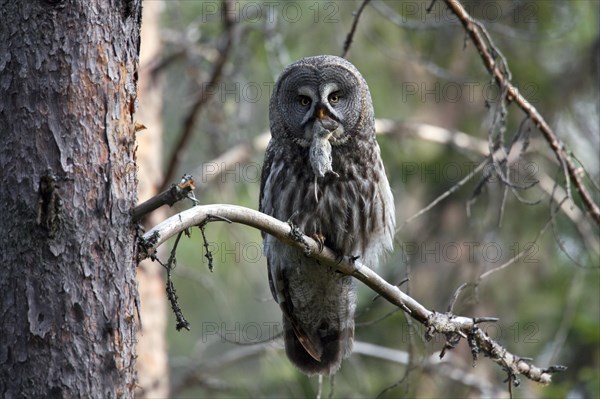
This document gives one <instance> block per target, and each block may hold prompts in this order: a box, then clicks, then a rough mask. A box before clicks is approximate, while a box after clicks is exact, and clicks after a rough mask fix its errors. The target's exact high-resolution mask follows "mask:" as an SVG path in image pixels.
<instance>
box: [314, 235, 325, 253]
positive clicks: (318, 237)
mask: <svg viewBox="0 0 600 399" xmlns="http://www.w3.org/2000/svg"><path fill="white" fill-rule="evenodd" d="M311 237H312V239H313V240H315V241H316V242H317V245H318V246H319V253H321V252H323V248H325V236H324V235H323V234H320V233H316V234H313V235H312V236H311Z"/></svg>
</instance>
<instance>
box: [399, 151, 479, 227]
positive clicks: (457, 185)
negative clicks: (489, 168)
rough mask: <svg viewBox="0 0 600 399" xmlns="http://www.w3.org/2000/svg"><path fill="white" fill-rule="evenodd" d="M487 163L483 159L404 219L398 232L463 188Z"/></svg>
mask: <svg viewBox="0 0 600 399" xmlns="http://www.w3.org/2000/svg"><path fill="white" fill-rule="evenodd" d="M486 165H487V161H485V160H484V161H482V162H481V163H480V164H479V165H477V167H476V168H475V169H473V170H472V171H471V172H470V173H469V174H468V175H466V176H465V177H463V178H462V179H461V180H460V181H459V182H458V183H456V184H455V185H453V186H452V187H450V189H448V190H447V191H445V192H444V193H443V194H442V195H440V196H439V197H437V198H436V199H434V200H433V201H431V202H430V203H429V205H427V206H426V207H425V208H423V209H421V210H420V211H419V212H417V213H415V214H414V215H412V216H411V217H409V218H408V219H406V220H405V221H404V223H402V224H401V225H400V227H398V228H397V229H396V233H397V232H399V231H400V230H402V229H403V228H404V226H406V225H407V224H409V223H410V222H412V221H413V220H415V219H416V218H418V217H419V216H421V215H423V214H425V213H427V212H429V211H430V210H431V209H432V208H433V207H435V206H436V205H437V204H439V203H440V202H441V201H442V200H444V199H445V198H446V197H448V196H449V195H451V194H452V193H454V192H455V191H457V190H458V189H459V188H461V187H462V186H464V185H465V184H466V183H467V182H468V181H469V180H471V179H472V178H473V176H475V175H476V174H477V173H479V172H480V171H481V170H482V169H483V168H484V167H485V166H486Z"/></svg>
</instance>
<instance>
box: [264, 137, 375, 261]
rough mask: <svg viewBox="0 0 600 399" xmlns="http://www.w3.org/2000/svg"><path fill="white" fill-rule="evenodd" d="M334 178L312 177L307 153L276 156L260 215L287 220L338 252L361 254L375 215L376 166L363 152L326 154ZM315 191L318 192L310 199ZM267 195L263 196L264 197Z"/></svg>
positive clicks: (340, 151) (370, 234) (336, 150)
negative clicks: (262, 211) (263, 212)
mask: <svg viewBox="0 0 600 399" xmlns="http://www.w3.org/2000/svg"><path fill="white" fill-rule="evenodd" d="M332 158H333V170H334V171H336V172H337V176H336V175H334V174H327V175H325V176H324V177H317V178H316V179H315V174H314V172H313V170H312V168H311V165H310V162H309V157H308V152H306V153H304V152H302V151H296V152H294V153H291V152H288V151H285V152H282V153H280V154H278V155H276V156H275V157H274V159H273V165H272V167H271V171H270V174H269V176H268V177H267V184H266V189H267V190H269V191H270V193H269V195H264V198H265V199H267V202H268V203H264V211H265V212H266V213H269V214H271V215H272V216H274V217H276V218H278V219H279V220H284V221H287V220H290V221H291V222H293V223H294V224H295V225H296V226H298V227H299V228H300V229H301V230H302V231H303V232H304V233H305V234H308V235H315V234H319V235H322V236H324V237H325V245H327V246H329V247H331V248H332V249H334V250H338V251H341V252H343V253H344V254H349V255H350V254H357V253H362V252H364V251H365V249H366V247H368V246H370V242H371V241H372V240H377V239H378V237H377V234H373V233H374V231H373V229H374V226H375V219H374V218H376V217H378V215H377V214H379V213H380V212H381V209H380V208H381V206H380V205H379V204H380V203H381V198H379V197H380V193H379V192H378V186H379V178H378V174H376V173H372V168H373V167H374V166H375V167H377V165H378V164H377V162H376V161H375V162H373V160H372V159H371V158H372V157H371V156H370V154H369V151H360V152H359V151H348V150H346V151H343V150H342V149H339V148H334V149H333V151H332ZM315 184H316V186H317V187H316V191H317V193H318V195H317V196H315V194H314V193H315ZM265 194H267V193H265Z"/></svg>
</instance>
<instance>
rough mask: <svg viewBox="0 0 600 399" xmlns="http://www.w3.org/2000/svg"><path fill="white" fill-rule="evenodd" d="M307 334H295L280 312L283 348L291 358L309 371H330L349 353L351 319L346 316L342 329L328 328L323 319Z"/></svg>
mask: <svg viewBox="0 0 600 399" xmlns="http://www.w3.org/2000/svg"><path fill="white" fill-rule="evenodd" d="M308 336H309V337H310V341H309V342H307V338H306V336H303V335H301V334H300V337H299V334H298V330H297V328H295V327H294V326H293V324H292V322H291V321H290V319H288V317H286V316H285V315H284V316H283V338H284V342H285V352H286V354H287V356H288V358H289V359H290V361H291V362H292V363H293V364H294V365H295V366H296V367H298V368H299V369H300V370H301V371H302V372H304V373H305V374H308V375H314V374H321V375H331V374H335V372H336V371H337V370H338V369H339V368H340V365H341V363H342V360H343V359H344V358H346V357H348V356H350V354H351V353H352V347H353V343H354V320H349V322H347V323H346V325H345V326H344V327H343V328H341V329H331V327H330V326H328V325H327V323H326V322H325V321H323V322H322V324H321V325H320V326H319V328H318V329H317V331H315V332H313V333H309V335H308Z"/></svg>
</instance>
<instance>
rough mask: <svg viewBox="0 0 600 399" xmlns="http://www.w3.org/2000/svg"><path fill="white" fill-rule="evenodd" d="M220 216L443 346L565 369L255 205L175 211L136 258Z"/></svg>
mask: <svg viewBox="0 0 600 399" xmlns="http://www.w3.org/2000/svg"><path fill="white" fill-rule="evenodd" d="M219 220H220V221H223V220H227V221H230V222H234V223H240V224H244V225H247V226H250V227H254V228H256V229H259V230H261V231H263V232H265V233H268V234H271V235H272V236H274V237H276V238H277V239H278V240H280V241H281V242H283V243H285V244H287V245H290V246H293V247H296V248H298V249H299V250H302V251H304V252H305V253H306V254H307V256H310V257H312V258H314V259H317V260H318V261H319V262H320V263H321V264H322V265H323V266H329V267H333V268H335V269H336V270H338V271H340V272H342V273H344V274H346V275H350V276H353V277H355V278H357V279H358V280H360V281H362V282H363V283H364V284H365V285H367V286H368V287H369V288H371V289H372V290H373V291H375V292H377V293H378V294H379V295H381V296H382V297H384V298H385V299H387V300H388V301H389V302H390V303H392V304H394V305H396V306H398V307H400V308H401V309H403V310H404V311H405V312H406V313H408V314H409V315H410V316H411V317H412V318H413V319H415V320H417V321H418V322H420V323H421V324H423V325H425V326H426V327H427V333H426V338H429V339H430V338H432V337H433V334H436V333H437V334H444V335H445V336H446V339H447V341H448V342H447V343H446V347H447V348H451V347H454V346H455V345H456V343H457V342H458V340H459V339H460V338H468V343H469V345H470V346H471V351H472V353H473V354H474V356H475V355H476V354H477V353H484V354H485V355H486V356H488V357H490V358H491V359H492V360H493V361H494V362H496V363H498V364H499V365H501V366H502V367H503V368H504V369H505V370H507V371H508V372H509V374H510V376H511V377H516V376H517V375H519V374H523V375H525V376H526V377H527V378H529V379H531V380H533V381H537V382H540V383H542V384H549V383H550V382H551V374H552V373H553V372H556V371H560V370H562V369H563V368H562V367H561V366H556V367H551V368H549V369H542V368H539V367H536V366H534V365H532V364H530V363H529V362H528V361H527V360H525V359H522V358H520V357H518V356H516V355H513V354H512V353H510V352H508V351H507V350H506V349H505V348H503V347H502V346H500V345H499V344H498V343H497V342H495V341H494V340H492V339H491V338H490V337H488V336H487V335H486V334H485V332H483V330H481V329H480V328H479V327H478V325H477V323H478V322H479V320H477V319H474V318H471V317H463V316H454V315H452V314H450V313H437V312H435V311H431V310H428V309H427V308H425V307H424V306H423V305H421V304H420V303H419V302H418V301H416V300H415V299H413V298H412V297H410V296H409V295H406V294H405V293H404V292H402V291H401V290H400V289H399V288H398V287H397V286H395V285H392V284H390V283H388V282H387V281H385V280H384V279H383V278H382V277H380V276H379V275H378V274H377V273H375V272H374V271H373V270H371V269H369V268H368V267H366V266H364V265H363V264H362V263H361V262H359V261H357V260H356V259H354V258H350V257H347V256H346V257H344V258H343V259H342V260H341V261H340V260H339V256H338V255H337V254H336V253H335V252H333V251H332V250H331V249H329V248H327V247H325V248H322V247H321V246H320V244H319V243H318V242H317V241H315V240H314V239H312V238H311V237H308V236H305V235H304V234H299V233H298V232H297V229H296V228H293V227H292V226H290V225H289V224H287V223H285V222H282V221H279V220H277V219H275V218H273V217H271V216H268V215H265V214H263V213H261V212H258V211H255V210H253V209H249V208H244V207H241V206H236V205H227V204H212V205H203V206H195V207H193V208H191V209H188V210H186V211H184V212H181V213H179V214H177V215H174V216H172V217H170V218H169V219H167V220H165V221H163V222H162V223H160V224H158V225H157V226H156V227H154V228H153V229H151V230H150V231H148V232H147V233H146V234H144V236H143V237H142V239H141V240H140V243H139V246H138V250H139V252H138V260H142V259H144V258H147V257H152V258H153V257H154V256H155V253H156V249H157V248H158V247H159V246H160V245H161V244H163V243H164V242H166V241H167V240H168V239H169V238H171V237H173V236H175V235H177V234H178V233H180V232H182V231H184V230H186V229H188V228H191V227H194V226H198V225H200V226H204V225H206V224H207V223H209V222H211V221H219Z"/></svg>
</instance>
